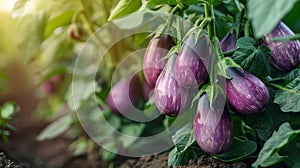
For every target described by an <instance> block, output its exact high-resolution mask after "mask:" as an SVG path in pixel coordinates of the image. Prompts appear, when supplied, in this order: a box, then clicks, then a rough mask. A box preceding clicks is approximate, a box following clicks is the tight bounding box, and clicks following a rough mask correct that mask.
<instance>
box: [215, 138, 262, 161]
mask: <svg viewBox="0 0 300 168" xmlns="http://www.w3.org/2000/svg"><path fill="white" fill-rule="evenodd" d="M256 149H257V145H256V143H255V142H254V141H251V140H247V141H237V140H235V141H234V142H233V143H232V144H231V146H230V148H229V149H228V151H226V152H225V153H222V154H219V155H217V158H218V159H220V160H221V161H222V162H237V161H240V160H243V159H245V158H247V157H248V156H249V155H251V154H252V153H254V152H255V151H256Z"/></svg>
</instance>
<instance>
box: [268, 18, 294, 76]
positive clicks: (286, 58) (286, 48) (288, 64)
mask: <svg viewBox="0 0 300 168" xmlns="http://www.w3.org/2000/svg"><path fill="white" fill-rule="evenodd" d="M291 35H295V34H294V33H293V32H292V30H291V29H289V28H288V27H287V26H286V25H285V24H284V23H283V22H280V23H279V24H278V25H277V26H276V27H275V28H274V29H273V30H272V32H270V33H269V34H266V35H265V38H266V41H267V42H266V43H267V46H268V47H269V48H270V50H271V51H272V57H270V63H271V65H273V66H274V67H275V68H277V69H278V70H280V71H282V72H289V71H291V70H293V69H294V68H295V67H297V66H298V65H299V63H300V43H299V41H298V40H292V41H271V38H274V37H282V36H291Z"/></svg>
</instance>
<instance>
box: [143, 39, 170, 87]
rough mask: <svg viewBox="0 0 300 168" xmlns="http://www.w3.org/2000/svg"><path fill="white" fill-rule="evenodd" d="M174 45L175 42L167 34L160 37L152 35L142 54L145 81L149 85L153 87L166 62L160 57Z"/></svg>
mask: <svg viewBox="0 0 300 168" xmlns="http://www.w3.org/2000/svg"><path fill="white" fill-rule="evenodd" d="M174 45H175V43H174V41H173V39H172V37H171V36H169V35H164V36H162V37H156V36H154V37H153V39H152V40H151V41H150V43H149V45H148V47H147V50H146V53H145V56H144V63H143V72H144V76H145V79H146V81H147V83H148V84H149V85H150V86H151V87H154V85H155V83H156V80H157V78H158V76H159V75H160V73H161V71H162V70H163V68H164V66H165V64H166V62H167V61H166V60H161V59H162V58H164V57H165V56H166V55H167V53H168V52H169V50H170V49H171V48H172V47H173V46H174Z"/></svg>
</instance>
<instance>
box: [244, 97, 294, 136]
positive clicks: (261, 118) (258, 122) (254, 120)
mask: <svg viewBox="0 0 300 168" xmlns="http://www.w3.org/2000/svg"><path fill="white" fill-rule="evenodd" d="M242 118H243V120H244V122H245V123H246V124H247V125H248V126H250V127H251V128H253V129H254V130H256V131H257V134H258V137H259V138H260V139H262V140H264V141H266V140H267V139H268V138H269V137H270V136H271V135H272V132H273V131H275V130H276V129H277V128H278V127H279V126H280V125H281V124H282V123H284V122H286V121H288V120H289V116H288V114H284V113H282V112H281V110H280V108H279V106H278V105H276V104H274V103H272V102H270V103H269V105H268V106H267V108H266V110H265V111H263V112H262V113H260V114H254V115H245V116H242Z"/></svg>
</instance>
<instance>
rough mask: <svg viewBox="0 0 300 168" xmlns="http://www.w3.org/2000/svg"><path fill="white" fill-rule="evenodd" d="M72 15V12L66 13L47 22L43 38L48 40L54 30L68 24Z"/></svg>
mask: <svg viewBox="0 0 300 168" xmlns="http://www.w3.org/2000/svg"><path fill="white" fill-rule="evenodd" d="M74 13H75V12H74V11H66V12H64V13H62V14H60V15H58V16H56V17H54V18H52V19H51V20H50V21H48V23H47V25H46V29H45V33H44V36H45V38H48V37H49V36H50V35H51V33H52V32H53V31H54V30H55V29H56V28H58V27H61V26H65V25H68V24H70V23H71V21H72V18H73V15H74Z"/></svg>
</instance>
